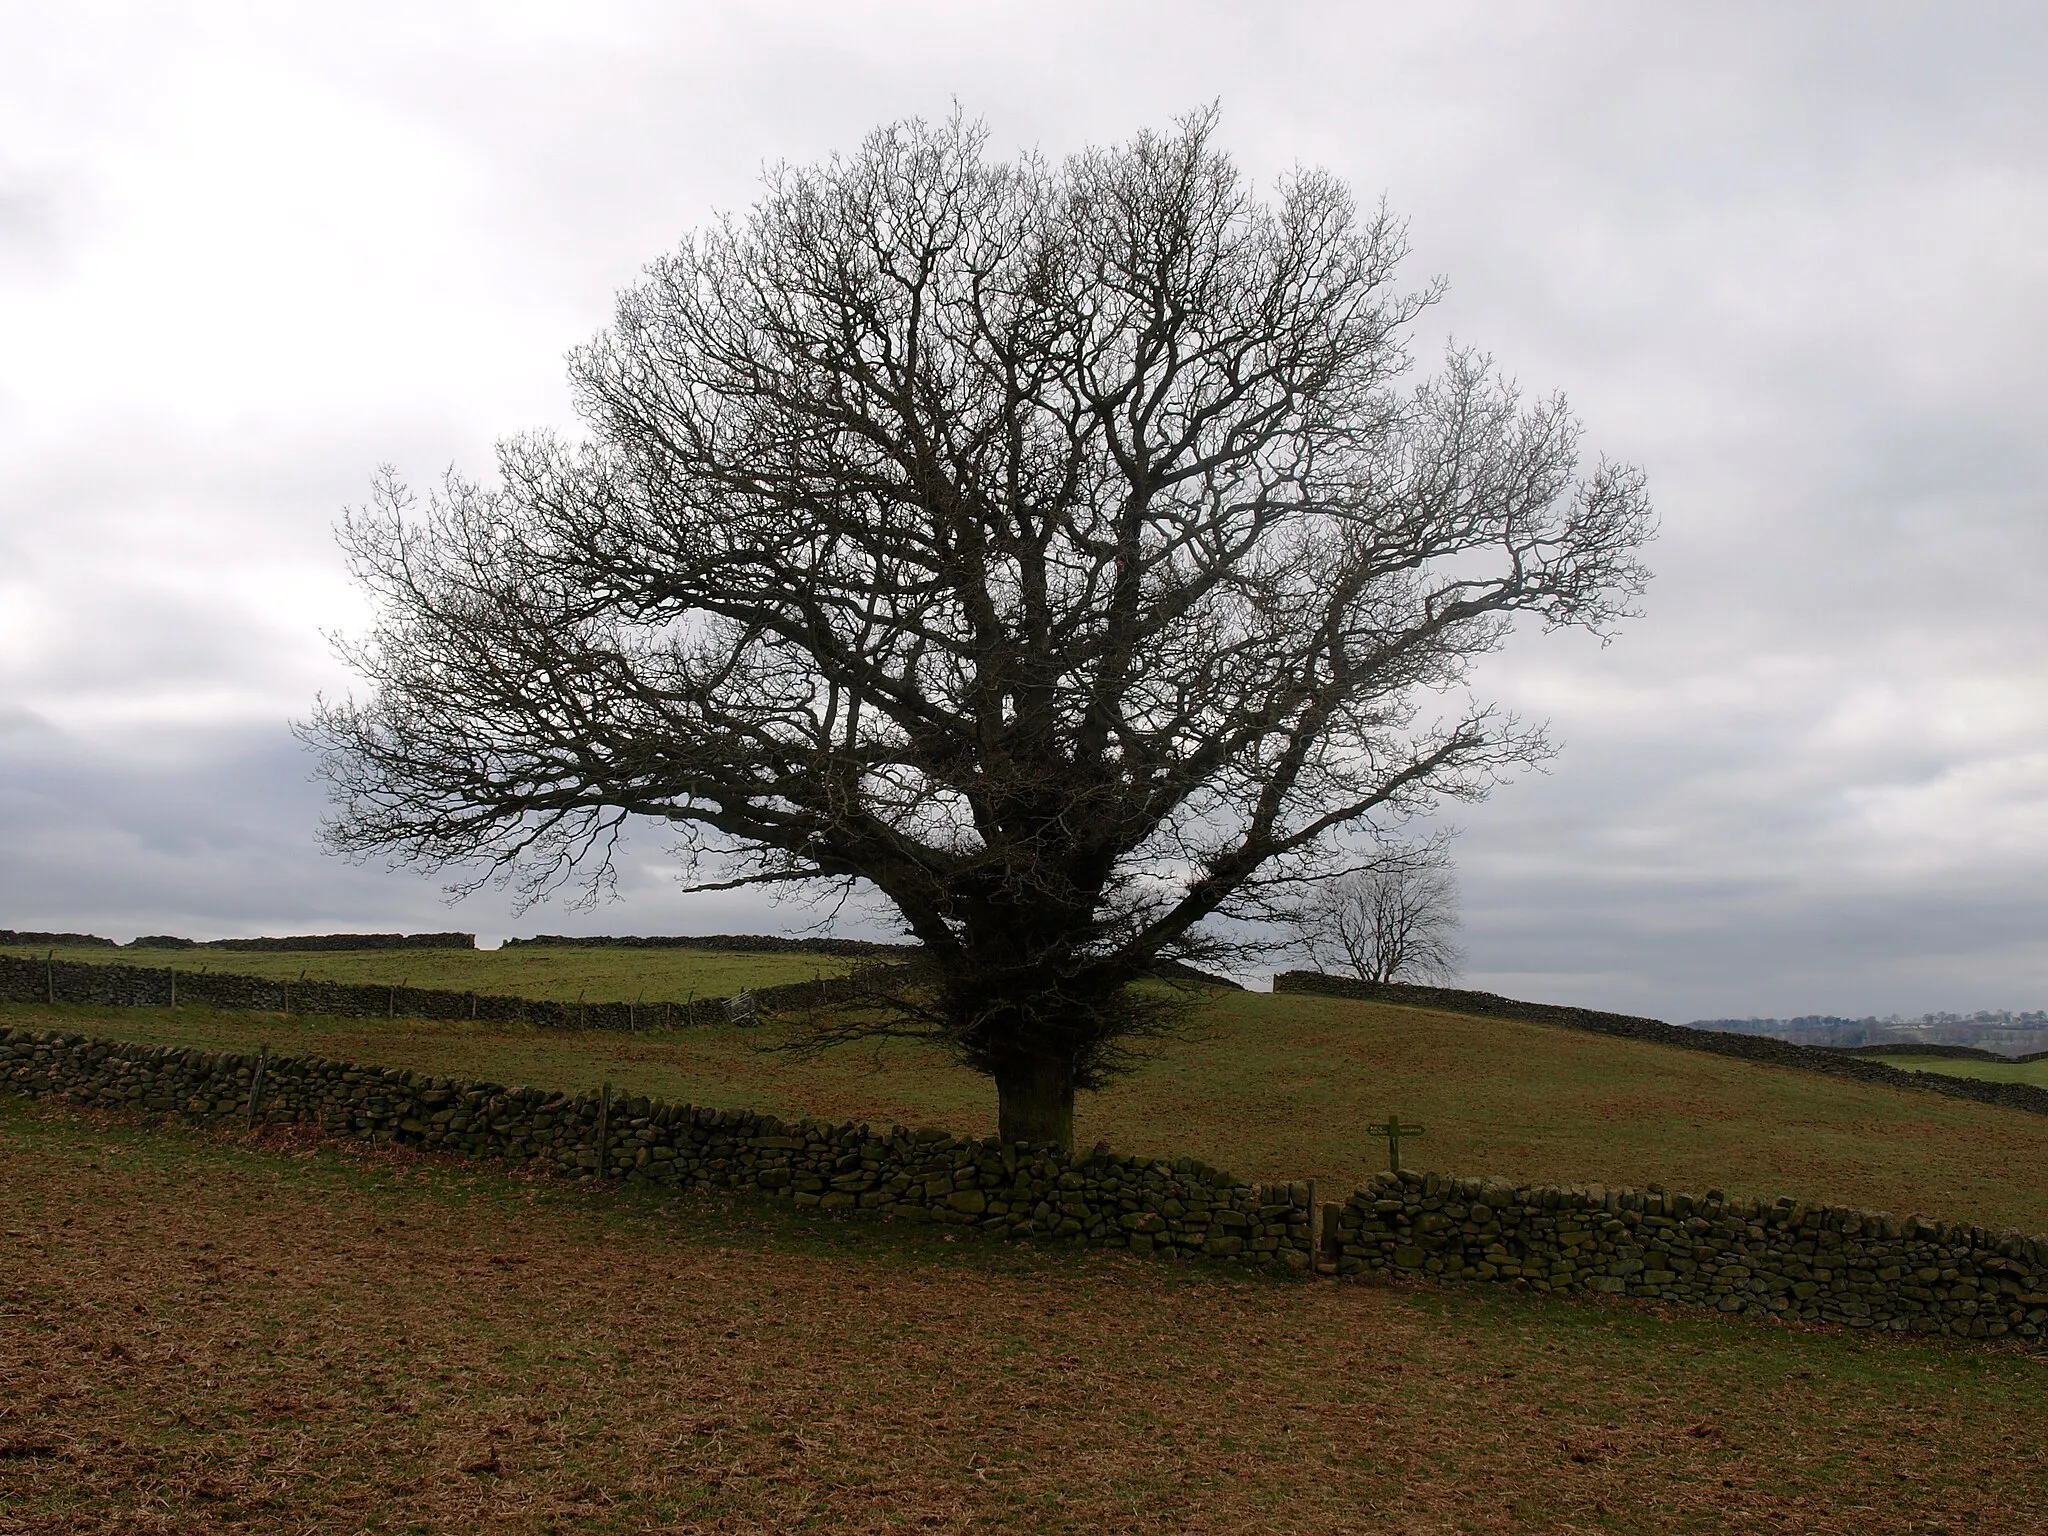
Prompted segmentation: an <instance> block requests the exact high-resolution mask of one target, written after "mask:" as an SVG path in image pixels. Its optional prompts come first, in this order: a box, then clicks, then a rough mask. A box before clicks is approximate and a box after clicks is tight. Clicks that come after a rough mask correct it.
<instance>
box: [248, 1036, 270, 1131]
mask: <svg viewBox="0 0 2048 1536" xmlns="http://www.w3.org/2000/svg"><path fill="white" fill-rule="evenodd" d="M269 1070H270V1042H269V1041H268V1040H266V1041H264V1042H263V1050H262V1053H261V1054H260V1055H258V1056H257V1058H256V1075H255V1076H254V1077H253V1078H251V1079H250V1080H249V1129H250V1130H252V1131H253V1130H254V1129H255V1128H256V1111H257V1110H258V1109H259V1108H260V1107H261V1106H262V1104H263V1075H264V1073H265V1072H267V1071H269Z"/></svg>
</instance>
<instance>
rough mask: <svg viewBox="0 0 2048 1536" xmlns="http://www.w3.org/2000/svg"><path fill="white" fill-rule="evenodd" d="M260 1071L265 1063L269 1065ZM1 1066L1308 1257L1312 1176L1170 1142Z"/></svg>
mask: <svg viewBox="0 0 2048 1536" xmlns="http://www.w3.org/2000/svg"><path fill="white" fill-rule="evenodd" d="M259 1070H260V1072H261V1074H262V1077H261V1083H260V1085H259V1083H258V1080H257V1075H258V1072H259ZM0 1086H5V1087H7V1088H8V1089H11V1090H12V1091H13V1092H16V1093H25V1094H30V1095H36V1096H43V1095H55V1096H59V1097H62V1098H64V1099H67V1100H69V1101H71V1102H74V1103H79V1104H87V1105H95V1106H99V1107H103V1108H109V1109H128V1110H139V1111H144V1112H155V1113H159V1114H174V1115H178V1116H181V1117H183V1118H185V1119H187V1120H191V1121H194V1122H196V1123H198V1124H201V1125H225V1126H234V1125H239V1124H243V1123H245V1122H247V1121H249V1120H250V1119H251V1118H252V1114H251V1107H252V1100H253V1104H254V1113H253V1120H254V1121H255V1122H258V1123H261V1124H266V1125H292V1124H314V1125H319V1126H321V1127H323V1128H325V1129H326V1130H328V1131H330V1132H332V1133H335V1134H338V1135H343V1136H354V1137H361V1138H366V1139H369V1140H373V1141H381V1142H400V1143H404V1144H407V1145H411V1146H418V1147H423V1148H426V1149H429V1150H438V1151H442V1152H450V1153H457V1154H461V1155H465V1156H472V1157H497V1158H502V1159H504V1160H506V1161H508V1162H512V1163H518V1164H526V1165H532V1166H537V1167H540V1168H542V1169H545V1170H547V1171H549V1172H553V1173H560V1174H566V1175H571V1176H575V1175H579V1174H599V1173H601V1174H603V1175H604V1176H607V1177H612V1178H626V1179H633V1180H640V1181H645V1182H649V1183H654V1184H659V1185H665V1186H670V1187H674V1188H678V1189H702V1190H732V1191H738V1192H743V1193H749V1194H755V1195H762V1196H767V1197H770V1198H773V1199H775V1200H779V1201H781V1202H783V1203H784V1204H788V1205H794V1206H802V1207H811V1208H815V1209H821V1210H827V1211H846V1212H858V1213H861V1214H864V1215H870V1216H877V1217H893V1218H896V1219H898V1220H904V1221H919V1222H938V1223H944V1224H948V1225H952V1226H959V1227H971V1228H975V1229H978V1230H982V1231H986V1232H990V1233H993V1234H995V1235H997V1236H1002V1237H1009V1238H1039V1239H1050V1240H1065V1241H1072V1242H1076V1243H1083V1244H1087V1245H1089V1246H1095V1247H1105V1246H1110V1247H1119V1248H1130V1249H1135V1250H1137V1251H1139V1252H1161V1253H1180V1254H1189V1255H1201V1256H1205V1257H1209V1258H1228V1259H1236V1260H1239V1261H1242V1262H1245V1263H1250V1264H1255V1265H1278V1264H1291V1265H1292V1267H1295V1268H1301V1269H1305V1268H1307V1267H1308V1264H1309V1262H1310V1258H1309V1247H1310V1243H1309V1218H1310V1205H1309V1202H1310V1192H1311V1186H1309V1185H1307V1184H1293V1185H1281V1186H1277V1187H1275V1186H1267V1187H1260V1186H1258V1185H1253V1184H1243V1183H1239V1182H1238V1181H1237V1180H1235V1179H1232V1178H1231V1177H1230V1176H1229V1175H1228V1174H1225V1173H1219V1172H1218V1171H1217V1170H1215V1169H1213V1168H1209V1167H1206V1166H1204V1165H1202V1164H1200V1163H1197V1162H1195V1161H1193V1160H1191V1159H1188V1158H1177V1159H1173V1160H1171V1161H1158V1160H1145V1159H1140V1158H1134V1157H1119V1156H1116V1155H1113V1154H1109V1153H1107V1152H1097V1153H1093V1154H1089V1155H1086V1156H1082V1157H1078V1158H1076V1157H1073V1156H1070V1155H1069V1154H1068V1153H1067V1152H1065V1151H1064V1150H1062V1149H1061V1148H1058V1147H1053V1146H1047V1147H1036V1148H1034V1147H1032V1146H1030V1145H1029V1144H1028V1143H1009V1144H1004V1143H1000V1142H997V1141H996V1140H994V1139H993V1138H990V1139H988V1140H975V1139H973V1138H970V1137H959V1136H949V1135H947V1134H946V1133H945V1132H943V1131H929V1130H926V1131H908V1130H905V1129H903V1128H902V1127H900V1126H899V1127H896V1128H895V1129H893V1130H891V1131H888V1132H886V1133H883V1132H877V1131H873V1130H871V1129H869V1128H868V1127H867V1126H865V1125H851V1124H848V1125H819V1124H815V1123H812V1122H808V1121H805V1122H799V1123H796V1124H789V1123H785V1122H783V1121H781V1120H777V1119H775V1118H774V1117H772V1116H768V1115H760V1114H755V1113H752V1112H749V1111H744V1110H717V1109H706V1108H701V1107H697V1106H692V1105H680V1104H677V1105H672V1104H663V1103H660V1102H658V1101H650V1100H648V1099H644V1098H628V1099H620V1100H617V1101H612V1102H609V1103H608V1102H607V1101H606V1100H605V1099H603V1097H602V1096H599V1095H590V1094H585V1095H582V1096H580V1097H570V1096H568V1095H564V1094H560V1093H548V1092H545V1091H543V1090H541V1089H538V1088H513V1089H507V1088H505V1087H503V1086H501V1085H499V1084H496V1083H483V1082H466V1081H460V1080H456V1079H451V1078H445V1077H432V1076H428V1075H426V1074H423V1073H416V1072H404V1071H395V1070H392V1069H388V1068H378V1067H364V1066H358V1065H356V1064H354V1063H351V1062H344V1061H325V1060H319V1059H311V1058H299V1057H285V1056H272V1057H262V1056H258V1055H248V1054H242V1053H236V1052H209V1051H199V1050H193V1049H190V1048H185V1047H170V1046H142V1045H127V1044H122V1043H120V1042H118V1041H112V1040H95V1039H89V1038H88V1037H86V1036H83V1035H67V1034H58V1033H39V1032H35V1031H28V1030H12V1029H0Z"/></svg>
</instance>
